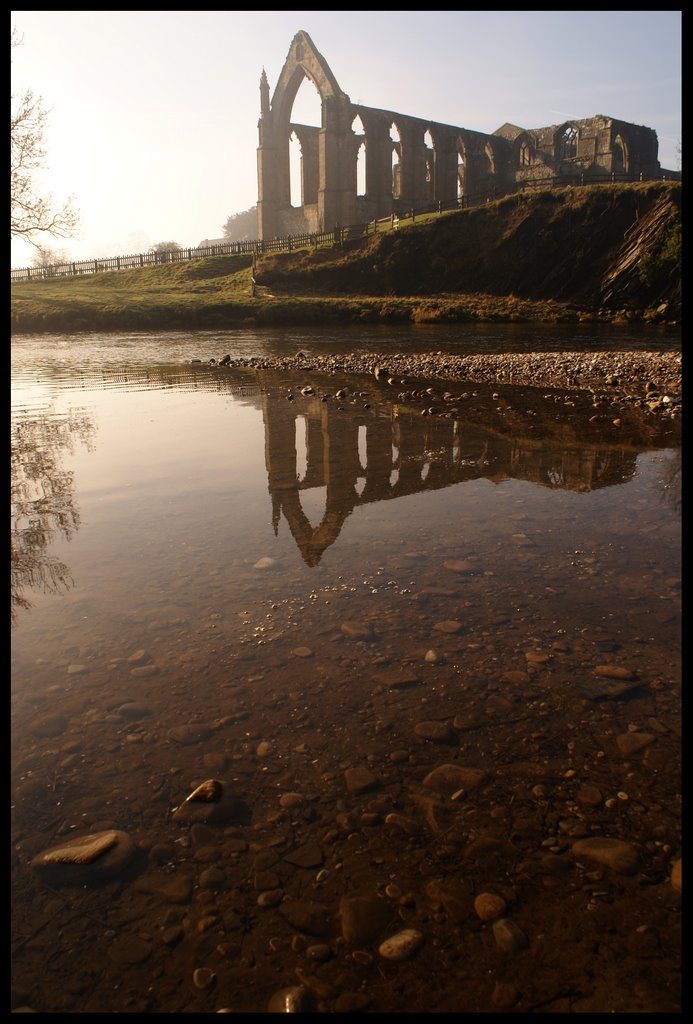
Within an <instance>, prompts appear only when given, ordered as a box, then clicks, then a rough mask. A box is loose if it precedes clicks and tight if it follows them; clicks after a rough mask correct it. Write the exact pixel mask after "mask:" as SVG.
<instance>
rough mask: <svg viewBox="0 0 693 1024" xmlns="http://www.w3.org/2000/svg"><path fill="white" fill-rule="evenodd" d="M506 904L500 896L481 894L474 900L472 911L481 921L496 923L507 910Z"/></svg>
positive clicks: (488, 893)
mask: <svg viewBox="0 0 693 1024" xmlns="http://www.w3.org/2000/svg"><path fill="white" fill-rule="evenodd" d="M507 907H508V905H507V903H506V902H505V900H504V899H503V897H502V896H498V895H496V893H494V892H482V893H479V895H478V896H477V897H476V899H475V900H474V910H475V911H476V913H477V916H478V917H480V918H481V920H482V921H497V920H498V918H499V917H502V916H503V914H504V913H505V911H506V910H507Z"/></svg>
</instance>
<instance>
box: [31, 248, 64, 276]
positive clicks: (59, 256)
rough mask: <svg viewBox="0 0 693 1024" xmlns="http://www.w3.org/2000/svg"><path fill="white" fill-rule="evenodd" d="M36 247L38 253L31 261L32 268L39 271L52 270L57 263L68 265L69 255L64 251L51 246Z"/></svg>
mask: <svg viewBox="0 0 693 1024" xmlns="http://www.w3.org/2000/svg"><path fill="white" fill-rule="evenodd" d="M34 244H35V245H36V253H35V254H34V258H33V259H32V261H31V265H32V267H37V268H38V269H39V270H50V268H51V267H52V266H53V265H54V264H55V263H68V262H69V259H70V257H69V255H68V254H67V253H66V252H65V250H64V249H54V248H53V247H52V246H50V245H40V244H37V243H34Z"/></svg>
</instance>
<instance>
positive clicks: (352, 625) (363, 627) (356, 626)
mask: <svg viewBox="0 0 693 1024" xmlns="http://www.w3.org/2000/svg"><path fill="white" fill-rule="evenodd" d="M340 629H341V631H342V633H343V635H344V636H346V637H349V639H350V640H368V641H371V640H375V631H374V629H373V625H372V623H370V622H343V623H342V624H341V626H340Z"/></svg>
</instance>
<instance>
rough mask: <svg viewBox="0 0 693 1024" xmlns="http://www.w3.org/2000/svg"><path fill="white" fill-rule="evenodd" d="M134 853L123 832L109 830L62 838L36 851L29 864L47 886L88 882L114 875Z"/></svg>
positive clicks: (84, 883)
mask: <svg viewBox="0 0 693 1024" xmlns="http://www.w3.org/2000/svg"><path fill="white" fill-rule="evenodd" d="M135 853H136V847H135V843H134V842H133V840H132V839H131V838H130V836H129V835H128V834H127V832H121V831H119V830H118V829H110V830H108V831H105V832H96V833H91V834H89V835H85V836H73V837H71V838H69V839H66V840H65V841H64V842H63V843H59V844H57V845H56V846H52V847H50V848H49V849H48V850H44V851H43V853H39V854H37V855H36V856H35V857H34V858H33V859H32V861H31V867H32V868H33V869H34V871H36V872H37V873H38V874H39V875H40V877H41V878H43V879H44V881H45V882H46V883H47V884H49V885H89V884H90V883H100V882H103V881H104V880H106V879H110V878H115V877H117V876H118V875H119V874H120V873H121V872H122V871H123V870H124V869H125V868H126V867H128V866H129V864H130V862H131V861H132V860H133V858H134V856H135Z"/></svg>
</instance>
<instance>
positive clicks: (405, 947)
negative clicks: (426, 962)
mask: <svg viewBox="0 0 693 1024" xmlns="http://www.w3.org/2000/svg"><path fill="white" fill-rule="evenodd" d="M423 940H424V937H423V935H422V934H421V932H419V931H417V930H416V929H415V928H405V929H404V930H403V931H401V932H397V934H396V935H392V936H391V937H390V938H389V939H385V941H384V942H382V943H381V944H380V946H379V947H378V952H379V953H380V955H381V956H382V957H383V958H384V959H385V960H408V959H409V957H410V956H413V955H414V953H416V951H417V950H418V949H419V948H420V947H421V946H422V945H423Z"/></svg>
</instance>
